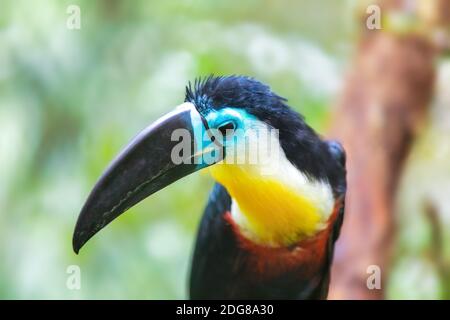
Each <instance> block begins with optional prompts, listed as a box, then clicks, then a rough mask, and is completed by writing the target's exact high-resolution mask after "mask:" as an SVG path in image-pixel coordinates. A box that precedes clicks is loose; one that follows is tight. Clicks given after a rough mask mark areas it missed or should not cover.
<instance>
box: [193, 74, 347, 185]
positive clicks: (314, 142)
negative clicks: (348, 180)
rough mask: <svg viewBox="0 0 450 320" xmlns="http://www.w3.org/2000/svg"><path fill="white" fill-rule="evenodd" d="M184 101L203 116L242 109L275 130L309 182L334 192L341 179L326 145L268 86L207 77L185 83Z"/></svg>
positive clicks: (242, 79)
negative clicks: (327, 183)
mask: <svg viewBox="0 0 450 320" xmlns="http://www.w3.org/2000/svg"><path fill="white" fill-rule="evenodd" d="M185 101H186V102H191V103H193V104H194V105H195V107H196V108H197V110H198V111H199V112H200V114H202V115H204V116H205V115H206V114H207V113H208V112H209V111H211V110H218V109H221V108H225V107H232V108H243V109H245V111H247V112H248V113H249V114H252V115H254V116H255V117H257V118H258V119H259V120H261V121H264V122H266V123H267V124H269V125H270V126H271V127H273V128H276V129H278V130H279V137H280V144H281V147H282V148H283V150H284V152H285V154H286V157H287V158H288V159H289V160H290V161H291V162H292V163H293V164H294V165H295V166H296V167H297V168H298V169H299V170H301V171H302V172H304V173H305V174H306V175H308V176H309V177H310V178H315V179H318V180H327V181H330V183H331V184H332V186H333V189H335V190H336V187H337V184H339V181H331V180H341V179H337V178H336V176H338V177H341V176H342V174H340V173H341V171H342V170H341V167H342V166H341V164H340V163H339V161H336V158H335V157H334V155H333V154H332V152H331V151H330V148H329V147H328V144H327V143H326V142H325V141H323V140H321V139H320V137H319V136H318V135H317V134H316V133H315V132H314V130H313V129H312V128H311V127H309V126H308V125H307V124H306V123H305V121H304V119H303V117H302V116H301V115H300V114H298V113H297V112H295V111H294V110H292V109H291V108H290V107H289V106H288V105H287V100H286V99H285V98H283V97H280V96H279V95H277V94H275V93H274V92H272V90H271V89H270V87H269V86H267V85H265V84H263V83H261V82H259V81H257V80H255V79H253V78H250V77H245V76H227V77H214V76H209V77H207V78H203V79H196V80H195V81H194V84H191V83H189V85H188V86H187V87H186V98H185ZM336 170H337V171H339V174H337V175H336ZM344 180H345V179H344ZM333 184H334V185H333Z"/></svg>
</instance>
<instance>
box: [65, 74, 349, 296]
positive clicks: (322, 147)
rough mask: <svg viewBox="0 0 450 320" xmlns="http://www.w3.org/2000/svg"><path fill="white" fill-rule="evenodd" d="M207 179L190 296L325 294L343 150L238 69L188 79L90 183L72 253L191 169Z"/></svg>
mask: <svg viewBox="0 0 450 320" xmlns="http://www.w3.org/2000/svg"><path fill="white" fill-rule="evenodd" d="M198 170H205V171H209V172H210V174H211V175H212V177H213V178H214V180H215V181H216V183H215V185H214V187H213V189H212V191H211V193H210V196H209V199H208V202H207V205H206V208H205V210H204V214H203V217H202V219H201V222H200V227H199V229H198V234H197V240H196V244H195V249H194V253H193V259H192V263H191V274H190V289H189V294H190V298H191V299H325V298H326V297H327V294H328V286H329V282H330V267H331V263H332V259H333V251H334V244H335V241H336V240H337V238H338V236H339V231H340V228H341V225H342V222H343V216H344V203H345V202H344V200H345V193H346V169H345V152H344V149H343V147H342V145H341V144H340V143H339V142H337V141H334V140H324V139H322V138H321V137H320V136H319V135H318V134H317V133H316V132H315V131H314V130H313V129H312V128H311V127H310V126H308V125H307V124H306V122H305V120H304V118H303V117H302V116H301V115H300V114H298V113H297V112H295V111H294V110H293V109H291V108H290V107H289V106H288V104H287V100H286V99H285V98H282V97H281V96H279V95H277V94H275V93H274V92H273V91H272V90H271V89H270V87H269V86H267V85H265V84H263V83H261V82H259V81H257V80H255V79H254V78H251V77H247V76H237V75H233V76H209V77H206V78H200V79H197V80H195V81H194V83H189V84H188V86H187V87H186V95H185V101H184V103H182V104H181V105H180V106H178V107H177V108H176V109H175V110H174V111H172V112H170V113H168V114H167V115H165V116H163V117H161V118H160V119H158V120H157V121H156V122H154V123H153V124H151V125H150V126H148V127H147V128H145V129H144V130H143V131H142V132H141V133H139V134H138V135H137V136H136V137H135V138H134V139H132V141H131V142H130V143H129V144H128V145H127V146H126V147H125V148H124V149H123V150H122V151H121V152H120V153H119V154H118V156H117V157H116V158H115V160H113V161H112V162H111V164H110V165H109V167H108V168H107V169H106V171H105V172H104V173H103V175H102V176H101V177H100V179H99V180H98V182H97V183H96V185H95V186H94V188H93V190H92V191H91V193H90V195H89V197H88V199H87V200H86V203H85V204H84V206H83V208H82V210H81V213H80V215H79V217H78V221H77V223H76V227H75V231H74V235H73V249H74V251H75V252H76V253H78V252H79V250H80V248H81V247H82V246H83V245H84V244H85V243H86V242H87V241H88V240H89V239H90V238H91V237H92V236H93V235H95V234H96V233H97V232H98V231H99V230H100V229H102V228H103V227H105V226H106V225H107V224H108V223H110V222H111V221H112V220H114V219H115V218H117V217H118V216H119V215H121V214H122V213H123V212H125V211H126V210H128V209H129V208H130V207H132V206H134V205H135V204H137V203H138V202H140V201H141V200H143V199H144V198H146V197H148V196H150V195H151V194H153V193H155V192H157V191H159V190H161V189H163V188H164V187H166V186H168V185H169V184H171V183H173V182H175V181H176V180H179V179H181V178H182V177H185V176H187V175H189V174H191V173H193V172H195V171H198Z"/></svg>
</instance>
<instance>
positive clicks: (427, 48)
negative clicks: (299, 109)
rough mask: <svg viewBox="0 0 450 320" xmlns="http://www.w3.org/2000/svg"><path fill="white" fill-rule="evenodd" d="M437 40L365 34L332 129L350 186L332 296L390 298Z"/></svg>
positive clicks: (412, 35)
mask: <svg viewBox="0 0 450 320" xmlns="http://www.w3.org/2000/svg"><path fill="white" fill-rule="evenodd" d="M435 2H436V3H439V4H442V2H445V4H448V1H447V0H446V1H435ZM383 3H384V1H381V4H383ZM393 3H396V4H397V5H400V4H401V3H403V1H391V2H389V6H386V7H383V6H382V11H381V12H382V14H384V13H386V12H390V10H391V9H392V6H391V5H392V4H393ZM394 7H395V6H394ZM398 9H399V7H398V6H397V7H395V10H398ZM364 25H365V24H364ZM435 48H436V46H435V45H434V43H433V42H432V41H431V40H430V38H429V37H427V36H425V35H424V34H422V33H420V32H406V33H405V32H402V33H399V32H389V31H386V30H380V31H367V32H365V33H364V34H363V35H362V37H361V41H360V44H359V46H358V49H357V53H356V57H355V60H354V61H353V65H352V67H351V72H350V74H349V76H348V78H347V80H346V84H345V87H344V91H343V95H342V98H341V100H340V101H339V103H338V105H337V108H336V110H335V114H334V118H333V121H332V123H333V127H332V130H331V136H332V137H333V138H336V139H338V140H340V141H341V142H342V143H343V145H344V148H345V150H346V152H347V172H348V173H347V181H348V192H347V198H346V212H345V218H344V224H343V228H342V231H341V236H340V238H339V240H338V242H337V244H336V249H335V257H334V264H333V269H332V277H331V286H330V295H329V298H330V299H382V298H384V290H383V289H384V286H385V281H386V279H387V276H388V270H389V259H390V252H391V247H392V240H393V237H394V234H395V233H394V231H395V225H394V216H393V204H394V200H395V193H396V188H397V184H398V180H399V177H400V174H401V171H402V166H403V163H404V160H405V158H406V156H407V154H408V151H409V149H410V147H411V144H412V142H413V139H414V137H415V135H416V133H417V131H418V129H419V128H420V126H421V123H423V120H424V119H425V117H426V113H427V107H428V105H429V103H430V100H431V97H432V92H433V83H434V74H435V72H434V57H435V54H436V52H437V51H436V50H435ZM372 265H375V266H377V267H379V268H380V269H379V270H380V271H381V289H369V288H368V286H367V280H368V278H369V276H370V275H371V274H372V272H373V270H374V269H370V268H369V267H370V266H372ZM368 268H369V269H368Z"/></svg>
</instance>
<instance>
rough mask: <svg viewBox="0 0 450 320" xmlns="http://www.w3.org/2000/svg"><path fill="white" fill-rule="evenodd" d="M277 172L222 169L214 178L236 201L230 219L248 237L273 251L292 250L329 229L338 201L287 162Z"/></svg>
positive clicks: (216, 168) (226, 166) (230, 166)
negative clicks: (290, 248) (276, 249)
mask: <svg viewBox="0 0 450 320" xmlns="http://www.w3.org/2000/svg"><path fill="white" fill-rule="evenodd" d="M279 161H280V163H277V170H276V172H272V173H271V174H267V173H265V172H266V171H265V169H267V168H265V167H264V166H263V165H248V164H244V165H242V164H219V165H216V166H212V167H211V168H210V172H211V174H212V175H213V177H214V178H215V179H216V180H217V181H218V182H219V183H221V184H222V185H223V186H225V188H226V189H227V191H228V193H229V194H230V195H231V197H232V199H233V202H232V210H231V216H232V219H233V220H234V222H235V223H236V225H237V226H238V227H239V229H240V232H241V233H242V235H243V236H245V237H246V238H248V239H249V240H251V241H253V242H255V243H257V244H261V245H265V246H270V247H281V246H289V245H292V244H295V243H298V242H299V241H301V240H304V239H306V238H308V237H312V236H314V235H315V234H316V233H317V232H319V231H320V230H323V229H324V227H325V226H326V223H327V220H328V218H329V216H330V214H331V212H332V210H333V203H334V201H333V195H332V191H331V188H330V186H329V185H328V184H327V183H324V182H318V181H311V180H310V179H308V178H307V177H306V176H305V175H304V174H302V173H301V172H300V171H299V170H297V168H295V167H294V166H293V165H292V164H291V163H290V162H289V161H288V160H287V159H286V158H285V156H284V154H283V157H281V159H280V160H279Z"/></svg>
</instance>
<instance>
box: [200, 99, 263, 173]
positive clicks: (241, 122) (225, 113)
mask: <svg viewBox="0 0 450 320" xmlns="http://www.w3.org/2000/svg"><path fill="white" fill-rule="evenodd" d="M204 118H205V120H206V122H207V123H208V126H209V128H210V129H217V128H219V127H220V126H221V125H223V124H225V123H228V122H230V121H232V122H233V123H234V125H235V129H242V130H245V127H246V123H247V122H249V121H254V120H257V118H256V117H255V116H253V115H251V114H249V113H247V112H246V111H245V110H243V109H235V108H230V107H227V108H222V109H219V110H211V111H210V112H209V113H208V114H207V115H206V116H205V117H204ZM191 122H192V127H193V129H194V141H195V148H196V153H200V152H201V151H202V149H203V150H204V149H206V148H208V147H210V146H212V145H213V144H214V142H212V141H211V139H209V137H208V134H207V132H206V128H205V126H204V124H203V122H202V119H201V117H200V115H199V114H198V113H197V112H191ZM238 140H239V138H238ZM230 141H236V139H231V140H230ZM226 142H227V140H224V144H225V143H226ZM213 152H214V151H213ZM214 156H215V155H214V153H212V152H210V153H209V154H206V155H205V157H214ZM210 159H211V158H210ZM209 164H212V163H209ZM197 165H198V169H201V168H205V167H207V166H208V163H205V161H204V157H202V159H201V160H200V163H198V164H197Z"/></svg>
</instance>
